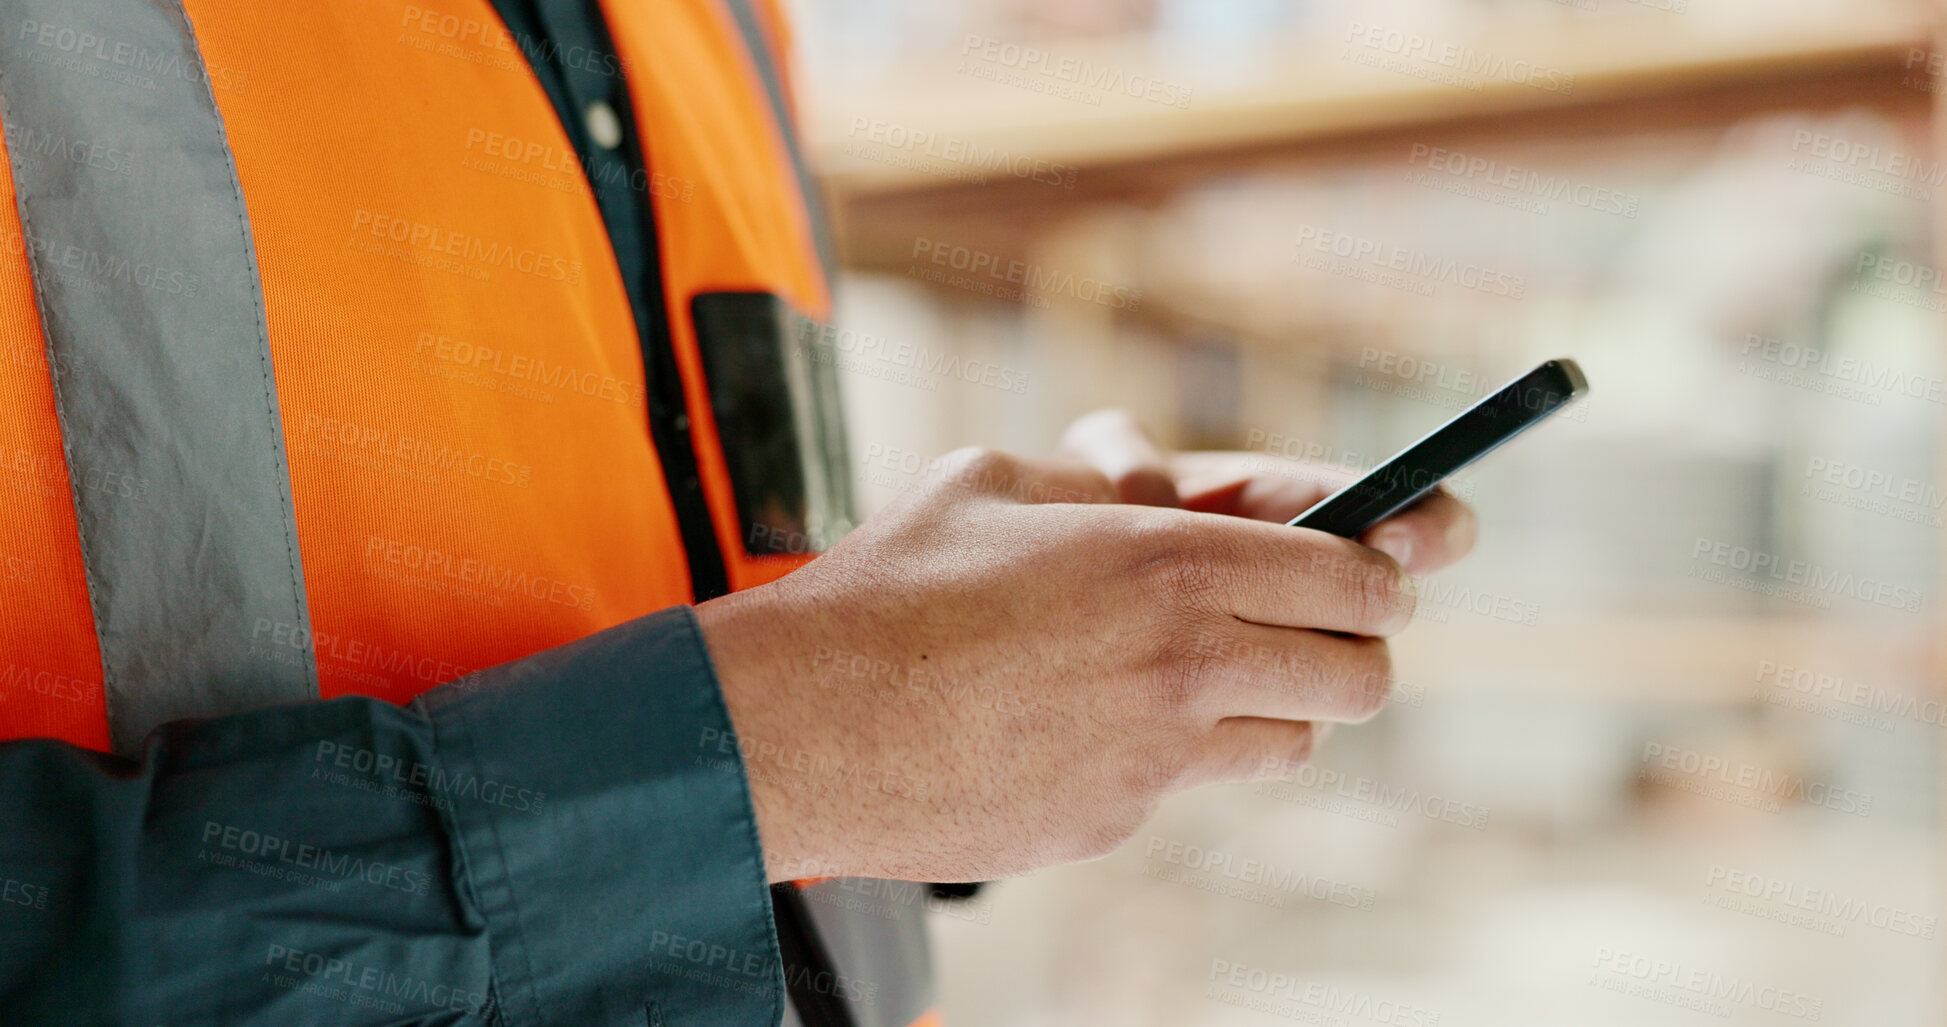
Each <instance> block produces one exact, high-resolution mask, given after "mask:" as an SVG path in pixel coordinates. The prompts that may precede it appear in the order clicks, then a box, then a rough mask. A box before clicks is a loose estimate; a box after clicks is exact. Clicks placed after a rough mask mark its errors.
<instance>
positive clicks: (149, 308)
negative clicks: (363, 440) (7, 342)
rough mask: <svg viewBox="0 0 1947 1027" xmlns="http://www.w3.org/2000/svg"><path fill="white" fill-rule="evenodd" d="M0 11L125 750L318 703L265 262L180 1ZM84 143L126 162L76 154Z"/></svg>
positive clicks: (48, 322)
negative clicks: (218, 720) (266, 306)
mask: <svg viewBox="0 0 1947 1027" xmlns="http://www.w3.org/2000/svg"><path fill="white" fill-rule="evenodd" d="M0 10H4V11H5V15H4V16H0V118H4V119H5V124H6V130H7V139H8V143H9V147H8V150H9V156H10V159H11V162H12V164H13V178H14V189H15V192H16V194H17V200H18V203H19V206H20V220H21V225H22V227H23V229H24V230H25V234H26V245H27V250H28V259H29V265H30V267H31V269H32V272H33V276H34V288H35V294H36V299H37V301H38V303H39V306H40V314H41V326H42V328H43V330H44V331H45V332H46V335H47V346H48V354H49V357H50V360H49V363H50V364H51V365H52V366H53V367H58V368H61V369H62V373H60V374H58V375H56V376H55V380H54V384H55V401H56V405H57V407H58V410H59V413H60V419H61V434H62V439H63V442H64V444H65V448H66V452H67V464H68V472H69V474H70V475H71V477H72V478H73V485H74V506H75V512H76V514H77V515H78V517H79V521H80V526H81V550H82V556H83V558H84V559H85V561H86V564H87V570H88V591H89V596H90V599H91V600H92V604H93V608H94V616H95V629H96V632H97V633H98V635H99V637H100V639H101V655H102V673H103V676H104V682H103V684H104V687H105V690H106V692H107V698H108V717H109V728H110V734H111V736H112V738H113V741H114V746H115V749H116V751H118V752H124V753H127V752H132V751H133V750H135V749H136V748H138V747H139V746H140V744H141V740H142V738H143V736H144V735H146V734H147V733H148V731H149V729H150V728H153V727H155V726H156V725H157V724H160V723H163V722H164V721H169V720H175V719H178V718H182V717H207V716H216V715H221V714H224V713H231V712H235V711H238V710H243V709H248V708H252V707H258V706H264V705H267V704H271V703H276V702H282V701H288V700H297V699H308V698H314V697H316V695H317V692H318V688H317V668H316V664H315V662H314V660H313V659H312V656H311V654H310V652H309V649H308V647H307V646H306V645H305V644H304V640H308V638H309V630H308V628H309V618H308V616H307V612H306V609H305V601H304V586H303V578H302V574H301V572H300V570H299V563H298V554H297V530H296V525H295V524H294V523H293V521H292V516H291V501H290V475H289V470H288V468H287V466H286V464H285V458H284V438H283V428H282V423H281V422H280V420H279V415H278V410H277V392H276V385H275V382H274V380H273V379H272V377H271V366H270V349H269V340H268V338H267V336H266V331H265V327H264V312H263V295H262V292H261V289H260V285H259V282H258V277H257V263H256V254H255V250H254V248H253V247H252V244H251V240H250V225H249V222H248V220H247V219H246V217H245V214H244V206H243V195H242V191H241V189H240V188H239V186H238V184H237V177H236V168H235V166H234V165H233V163H232V162H231V157H230V148H229V143H228V141H227V139H226V138H225V136H224V132H223V123H222V120H221V117H220V116H219V115H218V113H217V109H216V101H215V99H214V98H213V97H212V96H211V94H210V87H209V84H208V82H207V76H206V75H205V73H204V71H203V66H202V60H201V57H200V54H199V52H198V49H197V46H196V39H195V35H194V33H193V31H192V30H191V28H190V25H189V21H188V18H187V17H186V16H185V15H184V13H183V10H182V7H181V6H180V3H179V0H5V2H4V4H0ZM47 140H61V141H63V145H40V144H43V143H45V142H46V141H47ZM74 142H79V143H81V144H82V145H80V146H79V148H78V149H77V148H75V147H73V146H71V145H66V144H70V143H74ZM91 147H101V148H104V149H105V150H115V151H120V152H121V153H122V154H123V155H124V156H123V157H122V161H121V163H120V164H119V165H117V166H104V165H109V164H111V162H107V161H89V160H76V159H73V157H72V155H73V154H74V153H77V152H79V153H81V154H82V155H83V156H84V157H85V156H87V155H88V153H89V152H90V148H91Z"/></svg>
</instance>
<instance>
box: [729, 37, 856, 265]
mask: <svg viewBox="0 0 1947 1027" xmlns="http://www.w3.org/2000/svg"><path fill="white" fill-rule="evenodd" d="M724 5H725V6H727V7H729V8H730V14H731V16H732V17H733V18H735V19H736V22H737V31H738V32H739V33H741V34H742V35H743V37H744V49H746V50H748V51H750V59H751V63H753V64H755V65H757V74H758V76H759V77H761V78H762V79H763V80H764V92H765V93H766V94H767V95H768V96H769V97H770V98H771V117H772V119H773V120H775V121H776V122H777V130H778V132H779V133H780V134H782V135H783V137H784V149H785V152H786V153H787V154H788V155H789V156H790V158H791V171H792V173H793V174H795V175H796V176H797V178H798V189H799V191H800V192H802V193H803V194H804V208H805V217H807V218H809V219H810V221H811V238H812V241H813V243H814V244H815V245H816V246H817V247H818V261H819V263H821V264H823V265H824V267H825V281H826V282H827V283H830V282H832V276H833V275H835V274H837V272H838V249H837V246H836V245H835V244H834V243H833V241H832V230H831V222H830V219H829V218H827V216H826V214H825V204H824V198H823V195H822V194H820V193H819V192H818V180H817V179H816V178H815V177H813V176H812V174H811V166H810V165H809V164H806V163H805V157H804V147H802V146H800V145H799V144H798V122H797V118H796V117H795V115H794V113H793V112H792V110H791V104H790V102H789V100H788V98H787V97H786V96H785V95H784V81H783V77H782V76H780V75H779V74H778V70H777V62H776V61H774V60H772V59H771V44H770V38H769V37H768V36H766V35H765V34H764V25H763V23H762V22H760V21H758V19H757V12H756V10H754V9H753V8H752V7H751V0H724Z"/></svg>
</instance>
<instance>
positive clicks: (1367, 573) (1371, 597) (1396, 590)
mask: <svg viewBox="0 0 1947 1027" xmlns="http://www.w3.org/2000/svg"><path fill="white" fill-rule="evenodd" d="M1346 573H1347V577H1348V578H1350V581H1349V582H1348V585H1349V591H1350V592H1351V597H1350V598H1351V601H1352V603H1353V604H1354V606H1353V611H1354V613H1356V614H1357V616H1358V618H1359V622H1360V623H1362V624H1367V625H1371V626H1374V627H1392V626H1397V625H1402V624H1405V623H1406V622H1407V620H1408V619H1410V618H1411V617H1412V615H1413V600H1412V595H1411V593H1409V592H1407V591H1406V590H1405V589H1403V588H1401V587H1400V572H1399V568H1398V565H1397V564H1395V563H1393V562H1392V561H1391V560H1384V559H1378V560H1374V559H1360V558H1358V557H1352V558H1350V562H1349V563H1348V570H1347V572H1346Z"/></svg>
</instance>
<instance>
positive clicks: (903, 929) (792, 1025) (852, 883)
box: [784, 878, 933, 1027]
mask: <svg viewBox="0 0 1947 1027" xmlns="http://www.w3.org/2000/svg"><path fill="white" fill-rule="evenodd" d="M799 892H800V894H802V895H803V896H804V900H805V903H804V904H805V908H806V909H808V910H810V911H811V919H812V920H813V922H815V923H816V924H817V926H818V936H819V938H820V940H822V941H823V942H824V944H825V950H826V951H827V952H829V953H830V954H831V957H832V965H833V967H834V968H835V969H836V970H837V975H836V978H837V979H835V980H833V981H831V982H829V984H828V985H826V984H825V982H817V984H818V986H819V987H821V988H823V987H829V990H828V992H827V993H828V994H833V995H836V996H838V997H839V998H841V999H844V1000H845V1005H846V1007H847V1008H848V1009H849V1010H850V1011H851V1014H852V1022H853V1023H854V1024H855V1025H857V1027H907V1025H909V1024H911V1023H912V1022H913V1021H914V1020H917V1019H919V1017H920V1016H921V1015H923V1014H924V1013H925V1012H926V1011H927V1010H929V1009H931V1008H932V1007H933V986H932V951H931V949H930V947H929V946H928V945H927V942H926V910H927V908H928V906H929V905H930V904H931V902H932V901H933V900H932V899H931V898H930V897H929V892H928V890H927V887H926V885H923V884H918V883H915V882H911V881H879V880H870V879H866V878H841V879H837V880H830V881H822V882H820V883H818V884H814V885H812V886H810V887H808V888H801V889H799ZM800 1024H801V1021H799V1019H798V1017H797V1011H796V1010H794V1009H792V1008H791V1007H790V1006H789V1005H788V1004H787V1005H786V1007H785V1016H784V1027H799V1025H800Z"/></svg>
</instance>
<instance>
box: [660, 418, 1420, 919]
mask: <svg viewBox="0 0 1947 1027" xmlns="http://www.w3.org/2000/svg"><path fill="white" fill-rule="evenodd" d="M1186 466H1187V465H1186ZM1221 492H1222V490H1219V492H1216V493H1210V494H1209V497H1210V498H1211V505H1210V507H1209V509H1208V510H1204V511H1199V510H1185V509H1160V508H1152V507H1142V506H1135V505H1125V504H1123V503H1121V502H1119V500H1120V499H1121V497H1120V495H1119V494H1118V492H1117V489H1116V486H1115V485H1114V484H1112V483H1111V481H1110V480H1109V478H1108V477H1107V476H1105V475H1104V474H1102V473H1101V472H1099V471H1096V470H1094V469H1092V468H1089V467H1087V466H1085V465H1083V464H1079V463H1074V462H1069V461H1037V460H1026V459H1019V458H1015V457H1010V456H1006V455H1004V454H999V453H993V452H989V451H981V450H968V451H962V452H960V453H957V454H954V455H953V456H952V457H950V458H949V459H948V461H947V462H946V467H945V469H944V471H943V472H942V473H941V474H939V475H938V476H937V478H936V480H931V481H929V482H927V483H925V484H924V485H923V486H921V487H917V488H915V489H913V490H912V491H910V492H908V493H907V494H906V495H904V496H902V497H900V498H899V499H898V500H896V501H895V502H894V503H893V504H891V505H890V506H889V507H888V508H887V509H886V510H885V511H884V512H882V513H881V514H880V515H878V516H876V517H874V518H872V519H871V520H869V521H868V522H867V523H866V524H865V525H863V526H861V527H860V528H859V529H858V530H857V531H855V532H853V533H852V534H851V535H850V536H848V537H847V538H846V539H845V540H844V541H843V542H842V543H840V544H839V545H838V546H836V547H835V548H834V549H833V550H832V551H831V552H830V553H827V554H825V555H824V556H822V557H820V558H819V559H817V560H815V561H813V562H812V563H811V564H810V565H809V566H807V567H806V568H804V569H803V570H801V571H799V572H798V573H796V574H793V575H790V576H789V577H786V578H784V579H782V580H780V581H778V582H775V583H773V584H770V585H766V586H763V587H760V588H756V589H751V590H749V591H746V592H741V593H738V594H736V595H732V596H726V597H724V598H722V599H718V600H714V601H711V602H708V603H705V604H703V605H702V606H700V607H699V608H698V611H697V614H698V617H699V620H700V621H701V623H702V625H703V630H704V634H705V638H706V641H707V642H708V644H709V647H710V651H711V654H712V657H713V659H714V660H715V663H716V666H717V671H718V676H719V678H720V679H721V681H722V684H723V692H724V697H725V700H726V702H727V703H728V705H729V709H730V713H731V718H732V721H733V722H734V724H735V727H736V730H737V734H738V735H739V743H740V745H741V747H742V750H743V753H744V755H745V763H746V767H747V769H748V773H749V776H750V781H751V791H752V795H753V798H754V801H755V804H756V811H757V819H758V824H759V830H760V832H761V834H762V840H763V845H764V851H765V857H766V861H767V863H768V865H769V872H770V875H771V877H772V879H773V880H783V879H788V878H794V877H810V876H829V875H864V876H879V877H892V878H903V879H908V880H932V881H972V880H988V879H992V878H995V877H1000V876H1006V875H1010V874H1015V873H1021V872H1024V871H1027V870H1032V869H1035V868H1038V867H1042V866H1047V865H1051V864H1056V863H1064V862H1072V861H1075V860H1080V859H1087V858H1092V857H1096V856H1101V855H1104V854H1106V853H1108V852H1109V851H1111V850H1112V849H1114V848H1115V847H1116V846H1117V845H1118V844H1120V843H1121V842H1122V841H1123V840H1125V839H1126V838H1128V837H1129V835H1131V834H1132V833H1133V832H1134V831H1135V830H1136V828H1137V827H1138V826H1139V825H1140V824H1141V822H1142V821H1143V819H1144V818H1145V817H1146V816H1147V815H1148V813H1149V811H1150V810H1151V809H1152V808H1154V806H1155V804H1156V803H1157V802H1158V801H1160V800H1161V799H1162V798H1163V797H1165V796H1167V795H1169V794H1171V793H1173V792H1177V791H1181V790H1183V789H1186V788H1191V787H1194V786H1196V785H1200V784H1206V783H1211V782H1219V781H1238V780H1248V779H1250V778H1251V777H1253V776H1255V775H1258V774H1260V773H1262V772H1263V769H1264V768H1266V767H1273V768H1277V767H1283V766H1287V765H1288V764H1289V763H1290V762H1292V761H1295V760H1301V759H1303V758H1304V757H1305V756H1306V755H1307V754H1308V753H1309V751H1310V748H1311V744H1312V739H1313V727H1312V723H1313V722H1332V721H1360V720H1364V719H1366V718H1368V717H1370V716H1372V715H1373V714H1374V713H1375V712H1377V711H1378V710H1379V708H1380V707H1381V706H1382V705H1383V704H1384V703H1385V699H1386V695H1387V693H1388V691H1389V690H1390V687H1391V681H1390V674H1389V663H1388V657H1387V652H1386V645H1385V643H1384V642H1383V641H1381V640H1380V639H1381V638H1383V637H1384V636H1386V635H1390V634H1392V633H1393V632H1395V631H1398V630H1399V629H1401V628H1402V627H1404V626H1405V625H1406V624H1407V622H1408V621H1409V619H1410V617H1411V614H1412V607H1413V598H1412V591H1411V579H1410V578H1408V577H1407V575H1406V574H1405V572H1404V571H1403V570H1402V569H1401V568H1400V566H1399V565H1398V564H1397V563H1396V562H1395V561H1394V560H1393V559H1392V558H1390V557H1388V556H1386V555H1385V554H1383V553H1380V552H1377V551H1375V550H1373V549H1370V548H1367V547H1364V546H1360V545H1357V544H1355V543H1352V542H1348V541H1346V540H1344V539H1339V538H1334V537H1332V536H1330V535H1326V534H1323V533H1321V532H1315V531H1305V530H1299V529H1293V528H1287V527H1284V526H1283V525H1281V524H1270V523H1264V522H1263V521H1260V520H1255V519H1252V518H1249V517H1233V516H1222V515H1221V514H1222V513H1226V512H1242V511H1243V510H1245V509H1247V508H1252V507H1251V504H1256V503H1258V502H1259V501H1258V500H1257V499H1256V498H1255V497H1254V494H1251V493H1250V492H1249V489H1244V490H1232V491H1231V492H1230V493H1228V495H1229V497H1230V498H1228V499H1222V500H1219V499H1217V498H1216V497H1217V496H1218V495H1219V493H1221ZM1191 495H1192V496H1193V497H1198V496H1202V495H1203V494H1201V493H1196V492H1192V493H1191ZM1227 507H1228V508H1227ZM1265 509H1267V510H1268V509H1270V507H1269V506H1266V507H1265Z"/></svg>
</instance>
